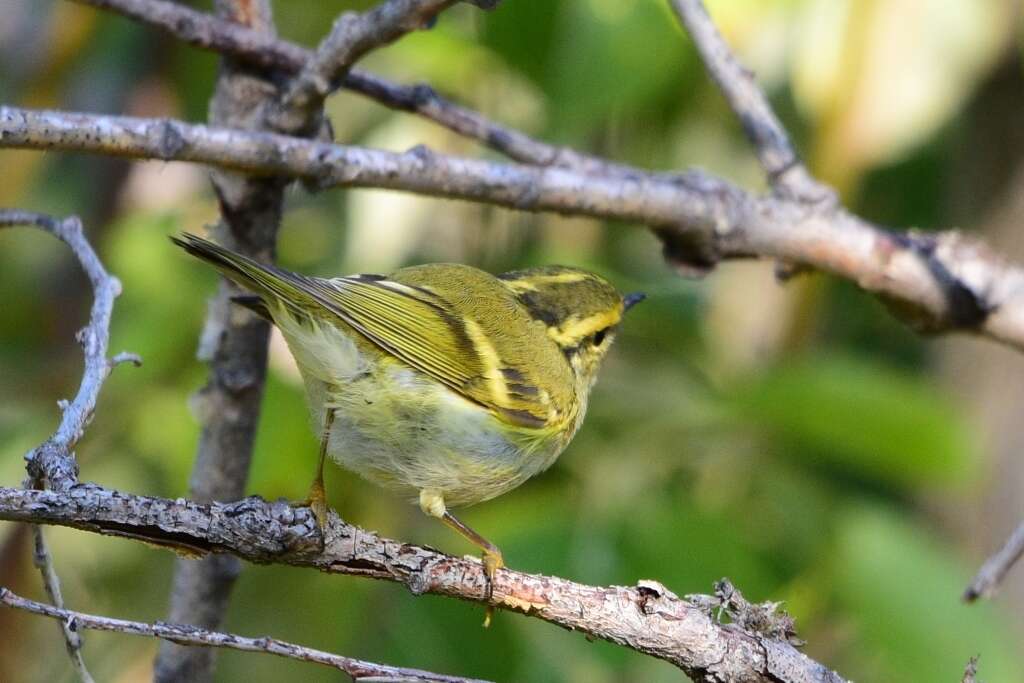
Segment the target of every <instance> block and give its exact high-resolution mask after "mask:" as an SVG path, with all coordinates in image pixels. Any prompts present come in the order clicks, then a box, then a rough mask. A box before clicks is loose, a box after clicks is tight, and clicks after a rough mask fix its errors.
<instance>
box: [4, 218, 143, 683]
mask: <svg viewBox="0 0 1024 683" xmlns="http://www.w3.org/2000/svg"><path fill="white" fill-rule="evenodd" d="M17 225H31V226H34V227H37V228H40V229H42V230H44V231H46V232H48V233H50V234H51V235H54V236H55V237H57V238H58V239H60V240H62V241H63V242H64V243H65V244H67V245H68V246H69V247H70V248H71V251H72V252H73V253H74V255H75V258H77V259H78V262H79V263H80V264H81V266H82V270H84V271H85V274H86V276H87V277H88V278H89V282H90V283H91V285H92V289H93V304H92V310H91V312H90V314H89V322H88V324H87V325H86V326H85V327H84V328H82V329H81V330H80V331H79V333H78V335H77V339H78V341H79V343H80V344H81V345H82V350H83V353H84V355H85V369H84V371H83V373H82V381H81V383H80V385H79V388H78V393H77V395H76V396H75V399H74V400H73V401H71V402H70V403H68V402H67V401H61V402H60V406H61V421H60V425H59V426H58V427H57V431H56V432H54V434H53V436H51V437H50V438H49V439H47V440H46V441H45V442H44V443H43V444H41V445H40V446H39V447H38V448H35V449H33V450H32V451H30V452H29V453H28V454H27V455H26V456H25V459H26V468H27V469H28V472H29V476H28V478H27V479H26V481H25V486H31V487H35V488H44V487H47V486H48V487H49V488H51V489H55V490H58V491H65V490H67V489H68V488H69V487H71V486H73V485H74V484H75V483H76V482H77V481H78V465H77V463H76V461H75V457H74V450H73V449H74V447H75V444H76V443H78V440H79V439H80V438H81V437H82V434H83V432H84V431H85V427H86V426H87V425H88V424H89V421H90V420H91V419H92V415H93V411H94V410H95V409H96V402H97V400H98V399H99V393H100V389H101V388H102V386H103V382H104V381H105V380H106V379H107V377H108V376H109V375H110V372H111V370H113V368H114V367H115V366H117V365H119V364H120V363H126V362H127V363H133V364H135V365H139V364H141V362H142V361H141V359H139V357H138V356H136V355H135V354H131V353H127V352H122V353H119V354H117V355H116V356H115V357H114V358H108V357H107V346H108V343H109V340H110V317H111V315H112V313H113V310H114V299H115V298H116V297H117V296H118V295H119V294H120V293H121V283H120V282H119V281H118V279H117V278H116V277H114V276H112V275H111V274H110V273H108V272H107V270H106V269H105V268H104V267H103V263H102V262H100V259H99V257H98V256H97V255H96V252H95V251H94V250H93V248H92V245H90V244H89V241H88V240H87V239H86V238H85V233H84V231H83V230H82V223H81V221H80V220H79V219H78V217H76V216H70V217H68V218H64V219H58V218H55V217H53V216H49V215H46V214H41V213H34V212H30V211H21V210H18V209H0V228H5V227H12V226H17ZM32 537H33V546H34V550H33V561H34V563H35V566H36V568H37V569H38V570H39V572H40V575H41V576H42V579H43V586H44V587H45V589H46V593H47V595H48V596H49V597H50V601H51V602H53V604H54V605H55V606H56V607H58V608H63V607H64V598H63V596H62V595H61V589H60V579H59V577H58V576H57V570H56V569H55V568H54V566H53V557H52V555H51V554H50V551H49V548H48V547H47V544H46V539H45V538H44V537H43V530H42V529H41V528H39V527H38V526H35V525H33V527H32ZM61 635H62V636H63V638H64V644H65V646H66V647H67V651H68V656H69V657H70V658H71V664H72V666H73V667H74V669H75V672H76V673H77V674H78V678H79V680H81V681H82V682H83V683H92V680H93V678H92V676H91V675H90V674H89V670H88V668H86V666H85V661H84V659H83V658H82V639H81V637H80V636H79V634H78V633H77V632H76V631H75V630H74V629H72V628H71V627H70V625H69V624H67V623H64V624H62V625H61Z"/></svg>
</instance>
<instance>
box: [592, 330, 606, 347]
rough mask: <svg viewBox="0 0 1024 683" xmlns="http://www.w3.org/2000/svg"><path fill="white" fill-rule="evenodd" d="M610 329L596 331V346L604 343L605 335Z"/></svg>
mask: <svg viewBox="0 0 1024 683" xmlns="http://www.w3.org/2000/svg"><path fill="white" fill-rule="evenodd" d="M607 332H608V330H598V331H597V332H595V333H594V346H600V345H601V344H603V343H604V336H605V334H606V333H607Z"/></svg>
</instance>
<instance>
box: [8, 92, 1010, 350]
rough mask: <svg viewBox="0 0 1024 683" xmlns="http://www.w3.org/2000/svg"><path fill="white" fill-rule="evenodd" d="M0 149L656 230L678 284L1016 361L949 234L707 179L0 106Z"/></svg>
mask: <svg viewBox="0 0 1024 683" xmlns="http://www.w3.org/2000/svg"><path fill="white" fill-rule="evenodd" d="M0 147H23V148H34V149H65V150H78V151H89V152H98V153H104V154H115V155H120V156H127V157H133V158H138V159H161V160H164V161H167V160H181V161H195V162H201V163H207V164H213V165H218V166H222V167H228V168H234V169H238V170H244V171H247V172H250V173H264V174H268V175H269V174H274V175H290V176H295V177H302V178H309V179H312V180H314V181H316V182H317V183H318V184H326V185H336V186H339V187H379V188H387V189H394V190H403V191H407V192H415V193H418V194H424V195H431V196H437V197H452V198H459V199H468V200H474V201H479V202H485V203H489V204H495V205H500V206H506V207H509V208H514V209H519V210H524V211H554V212H557V213H562V214H566V215H585V216H594V217H599V218H605V219H615V220H623V221H632V222H637V223H642V224H646V225H649V226H652V227H655V228H657V231H658V234H659V236H660V237H661V238H662V240H663V241H664V242H665V246H666V254H667V256H668V257H669V259H670V260H671V261H672V262H673V263H674V264H675V265H677V266H678V267H680V268H682V269H685V270H686V271H687V272H691V273H692V272H694V271H698V272H700V271H703V270H706V269H708V268H710V267H713V266H714V265H715V264H716V263H717V262H719V261H720V260H723V259H731V258H750V257H758V256H760V257H770V258H776V259H781V260H784V261H786V262H789V263H793V264H797V265H801V266H808V267H812V268H818V269H821V270H824V271H827V272H830V273H833V274H836V275H838V276H840V277H844V278H847V279H849V280H852V281H854V282H856V283H857V284H858V285H860V286H861V287H862V288H864V289H866V290H868V291H870V292H873V293H875V294H878V295H879V296H880V297H881V298H882V299H883V300H885V301H886V302H888V303H890V304H892V309H893V311H894V313H897V314H898V315H900V317H901V318H903V319H904V320H906V321H907V322H909V323H910V324H912V325H913V326H915V327H916V328H917V329H919V330H921V331H924V332H941V331H948V330H966V331H970V332H974V333H978V334H983V335H986V336H989V337H991V338H993V339H996V340H998V341H1001V342H1003V343H1005V344H1008V345H1010V346H1013V347H1015V348H1018V349H1024V270H1022V269H1021V268H1020V267H1017V266H1014V265H1010V264H1007V263H1005V262H1004V261H1003V260H1002V259H1001V258H999V257H998V256H997V255H995V254H993V253H992V252H990V251H989V250H988V249H987V248H985V246H984V245H982V244H981V243H978V242H975V241H973V240H970V239H968V238H966V237H964V236H962V235H961V234H959V233H958V232H943V233H916V232H908V233H899V232H893V231H890V230H886V229H883V228H881V227H879V226H877V225H874V224H871V223H869V222H867V221H864V220H862V219H860V218H858V217H856V216H854V215H852V214H850V213H848V212H846V211H843V210H842V209H839V208H827V209H823V208H822V207H821V206H819V205H807V204H805V203H803V202H799V201H791V200H787V199H785V198H783V197H778V196H763V197H758V196H754V195H751V194H749V193H747V192H745V191H743V190H741V189H740V188H738V187H736V186H735V185H732V184H731V183H729V182H727V181H725V180H722V179H719V178H716V177H713V176H710V175H707V174H703V173H697V172H691V173H685V174H682V175H679V176H666V175H661V174H651V173H638V174H637V175H635V176H632V177H622V176H602V175H596V174H587V173H580V172H575V171H571V170H568V169H563V168H536V167H531V166H520V165H516V164H500V163H495V162H488V161H481V160H476V159H467V158H463V157H455V156H448V155H442V154H437V153H435V152H431V151H430V150H428V149H426V148H424V147H416V148H414V149H412V150H410V151H408V152H405V153H395V152H386V151H381V150H374V149H365V148H361V147H350V146H344V145H330V144H325V143H317V142H311V141H308V140H303V139H298V138H292V137H287V136H281V135H271V134H267V133H250V132H243V131H237V130H227V129H223V128H211V127H207V126H195V125H187V124H183V123H180V122H176V121H168V120H157V119H137V118H129V117H115V116H98V115H91V114H69V113H61V112H46V111H31V110H25V109H17V108H13V107H0Z"/></svg>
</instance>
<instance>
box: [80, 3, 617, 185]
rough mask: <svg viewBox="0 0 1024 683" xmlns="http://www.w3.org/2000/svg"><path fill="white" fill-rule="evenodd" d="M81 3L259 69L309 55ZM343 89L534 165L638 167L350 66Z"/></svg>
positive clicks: (211, 24)
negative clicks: (535, 134) (556, 141)
mask: <svg viewBox="0 0 1024 683" xmlns="http://www.w3.org/2000/svg"><path fill="white" fill-rule="evenodd" d="M75 2H79V3H82V4H87V5H92V6H94V7H99V8H102V9H109V10H111V11H114V12H118V13H119V14H122V15H124V16H126V17H128V18H130V19H134V20H136V21H139V22H141V23H143V24H146V25H148V26H152V27H154V28H158V29H160V30H162V31H165V32H167V33H168V34H169V35H172V36H174V37H175V38H177V39H179V40H182V41H184V42H186V43H188V44H190V45H193V46H195V47H199V48H203V49H207V50H214V51H216V52H219V53H221V54H225V55H230V56H232V57H234V58H236V59H239V60H243V61H245V62H247V63H249V64H253V65H255V66H259V67H263V68H273V69H279V70H281V71H284V72H286V73H298V72H299V71H301V70H302V69H303V68H304V67H305V65H306V64H307V63H309V62H310V61H311V60H312V59H313V55H314V53H313V52H312V51H311V50H308V49H306V48H305V47H302V46H301V45H296V44H295V43H290V42H288V41H285V40H280V39H277V38H274V37H273V36H268V35H266V34H264V33H260V32H258V31H253V30H252V29H248V28H245V27H244V26H240V25H238V24H233V23H231V22H227V21H223V20H221V19H218V18H217V17H215V16H212V15H210V14H206V13H203V12H198V11H196V10H193V9H191V8H188V7H185V6H184V5H180V4H178V3H174V2H168V1H166V0H75ZM338 87H344V88H346V89H348V90H351V91H352V92H357V93H360V94H362V95H365V96H366V97H369V98H370V99H372V100H375V101H376V102H378V103H380V104H382V105H384V106H385V107H388V108H391V109H397V110H399V111H406V112H411V113H416V114H419V115H420V116H422V117H424V118H426V119H428V120H431V121H433V122H435V123H437V124H438V125H441V126H443V127H445V128H447V129H449V130H451V131H453V132H455V133H457V134H459V135H462V136H463V137H466V138H470V139H473V140H477V141H479V142H481V143H482V144H485V145H487V146H488V147H490V148H492V149H494V150H496V151H498V152H500V153H502V154H504V155H506V156H508V157H509V158H511V159H514V160H515V161H519V162H521V163H524V164H533V165H537V166H558V167H561V168H572V169H575V170H578V171H582V172H588V173H618V174H622V175H632V174H634V173H636V172H637V170H636V169H633V168H630V167H629V166H625V165H620V164H616V163H613V162H610V161H606V160H604V159H601V158H598V157H595V156H591V155H589V154H584V153H582V152H578V151H576V150H573V149H571V148H569V147H561V146H557V145H549V144H547V143H545V142H541V141H539V140H537V139H535V138H532V137H530V136H528V135H525V134H523V133H521V132H519V131H517V130H515V129H512V128H508V127H506V126H502V125H500V124H497V123H495V122H493V121H491V120H489V119H487V118H486V117H484V116H483V115H481V114H480V113H479V112H476V111H473V110H472V109H468V108H466V107H462V106H460V105H458V104H456V103H454V102H452V101H451V100H448V99H446V98H444V97H442V96H440V95H439V94H437V92H435V91H434V89H433V88H431V87H430V86H429V85H424V84H420V85H414V86H407V85H398V84H395V83H392V82H390V81H387V80H385V79H383V78H380V77H379V76H375V75H373V74H370V73H367V72H366V71H361V70H359V69H351V70H350V71H349V72H348V73H347V74H345V76H344V77H343V78H342V79H341V80H340V82H337V81H336V82H332V83H331V88H332V89H336V88H338Z"/></svg>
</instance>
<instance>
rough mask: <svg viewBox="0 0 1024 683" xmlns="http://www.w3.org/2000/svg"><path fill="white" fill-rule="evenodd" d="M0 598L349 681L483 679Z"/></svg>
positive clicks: (89, 623)
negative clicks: (315, 667)
mask: <svg viewBox="0 0 1024 683" xmlns="http://www.w3.org/2000/svg"><path fill="white" fill-rule="evenodd" d="M0 603H2V604H4V605H7V606H8V607H12V608H14V609H19V610H23V611H25V612H31V613H33V614H39V615H42V616H45V617H50V618H52V619H58V620H60V621H61V622H62V623H63V624H64V625H65V626H67V627H71V628H74V629H81V628H87V629H91V630H94V631H111V632H114V633H124V634H126V635H131V636H149V637H152V638H160V639H162V640H166V641H169V642H172V643H177V644H178V645H188V646H198V647H223V648H228V649H231V650H242V651H244V652H266V653H267V654H272V655H277V656H278V657H285V658H287V659H296V660H299V661H303V662H313V663H315V664H323V665H324V666H329V667H332V668H335V669H337V670H338V671H343V672H345V673H347V674H348V675H349V676H351V677H352V679H353V680H355V681H370V680H373V681H380V682H381V683H386V682H387V681H394V682H395V683H397V682H399V681H425V682H429V683H486V681H481V680H480V679H476V678H463V677H462V676H445V675H443V674H436V673H432V672H430V671H422V670H420V669H407V668H404V667H399V666H388V665H386V664H377V663H374V662H367V661H364V660H361V659H353V658H351V657H343V656H341V655H336V654H331V653H330V652H323V651H322V650H314V649H313V648H309V647H303V646H302V645H295V644H293V643H288V642H285V641H283V640H278V639H277V638H268V637H266V636H264V637H262V638H246V637H245V636H238V635H234V634H232V633H219V632H217V631H208V630H206V629H202V628H197V627H195V626H189V625H187V624H170V623H165V622H159V621H158V622H156V623H153V624H149V623H146V622H142V621H128V620H126V619H115V618H112V617H101V616H95V615H92V614H84V613H82V612H74V611H71V610H67V609H61V608H56V607H52V606H50V605H47V604H44V603H41V602H36V601H35V600H29V599H27V598H23V597H21V596H19V595H16V594H14V593H13V592H11V591H10V590H9V589H8V588H6V587H4V586H0Z"/></svg>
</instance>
